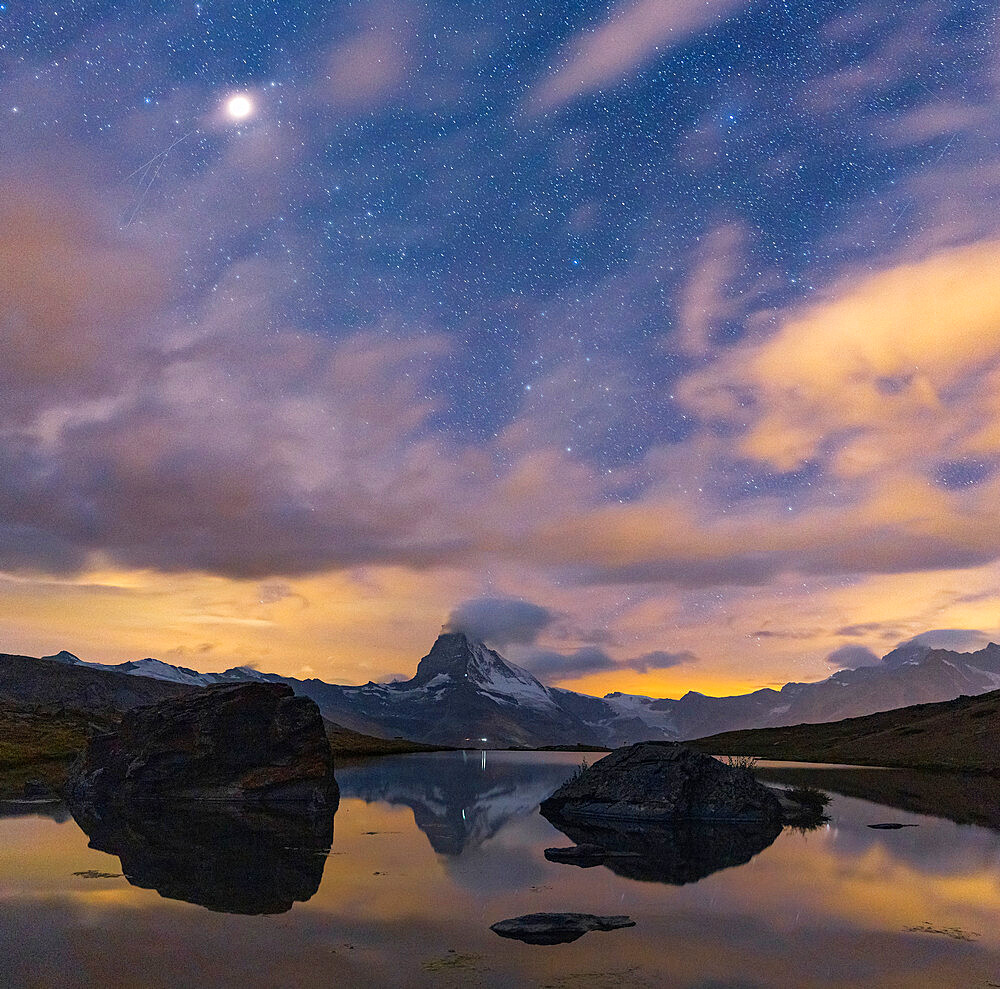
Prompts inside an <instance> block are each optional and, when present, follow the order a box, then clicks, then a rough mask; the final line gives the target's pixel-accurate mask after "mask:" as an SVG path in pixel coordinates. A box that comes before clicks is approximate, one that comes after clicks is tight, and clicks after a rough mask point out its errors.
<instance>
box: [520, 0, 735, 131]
mask: <svg viewBox="0 0 1000 989" xmlns="http://www.w3.org/2000/svg"><path fill="white" fill-rule="evenodd" d="M748 3H749V0H699V2H695V3H691V2H687V0H626V2H625V3H621V4H619V5H618V6H617V7H616V8H615V9H614V10H612V11H611V13H610V15H609V17H608V18H607V20H605V21H604V22H603V23H602V24H599V25H598V26H597V27H593V28H587V29H584V30H583V31H581V32H580V33H579V34H578V35H577V36H576V37H575V38H573V39H571V40H570V42H569V43H568V44H567V46H566V48H565V49H564V51H563V52H562V53H561V55H560V56H559V57H557V61H558V62H560V63H561V64H559V65H558V67H557V68H556V69H555V70H554V71H553V72H551V73H550V74H549V75H548V76H546V77H545V78H544V79H542V80H541V82H539V83H538V84H537V85H536V86H535V89H534V91H533V92H532V94H531V96H530V97H529V101H528V109H529V110H530V111H534V112H539V111H544V110H551V109H553V108H555V107H558V106H562V105H563V104H565V103H569V102H570V101H572V100H574V99H576V98H577V97H579V96H582V95H584V94H585V93H590V92H594V91H596V90H600V89H603V88H604V87H606V86H613V85H616V84H617V83H619V82H620V81H621V80H622V79H623V78H626V77H627V76H629V75H630V74H632V73H633V72H635V71H636V70H637V69H639V68H641V67H642V66H643V65H645V64H646V63H647V62H648V61H650V60H652V59H653V58H655V57H656V55H657V54H658V53H659V52H661V51H665V50H666V49H667V48H670V47H671V46H673V45H676V44H680V43H681V42H683V41H685V40H686V39H687V38H688V37H690V36H691V35H692V34H695V33H696V32H698V31H701V30H704V29H706V28H709V27H711V26H713V25H715V24H717V23H719V22H720V21H721V20H723V19H725V18H727V17H730V16H732V15H733V14H735V13H736V12H737V11H739V10H741V9H742V8H744V7H746V6H747V5H748Z"/></svg>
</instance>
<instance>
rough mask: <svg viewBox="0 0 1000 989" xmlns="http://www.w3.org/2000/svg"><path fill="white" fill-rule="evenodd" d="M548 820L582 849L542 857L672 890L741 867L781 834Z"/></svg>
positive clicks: (765, 827)
mask: <svg viewBox="0 0 1000 989" xmlns="http://www.w3.org/2000/svg"><path fill="white" fill-rule="evenodd" d="M548 820H549V822H550V823H551V824H552V825H554V826H555V827H557V828H558V829H559V830H560V831H562V833H563V834H565V835H566V837H567V838H569V839H570V840H571V841H573V842H575V843H576V845H577V846H582V847H581V848H579V849H574V850H563V849H560V850H555V849H553V850H551V852H552V854H550V852H549V851H546V858H549V859H550V860H551V861H557V862H564V863H567V864H572V865H579V866H581V867H583V868H589V867H591V866H595V865H603V866H605V867H606V868H608V869H610V870H611V871H612V872H614V873H615V874H616V875H619V876H624V877H625V878H626V879H638V880H640V881H642V882H654V883H669V884H670V885H673V886H683V885H685V884H686V883H696V882H698V880H700V879H704V878H705V877H706V876H710V875H711V874H712V873H713V872H718V871H719V870H720V869H729V868H731V867H733V866H737V865H744V864H746V863H747V862H749V861H750V859H752V858H753V857H754V856H755V855H757V854H758V853H760V852H762V851H763V850H764V849H765V848H767V847H768V846H769V845H771V844H772V843H773V842H774V839H775V838H777V837H778V835H779V834H781V825H780V824H747V823H739V824H731V823H707V822H704V821H698V822H692V823H689V824H673V825H649V824H642V825H631V826H630V825H629V824H628V823H622V824H621V825H616V827H615V828H614V829H613V830H612V829H609V828H603V827H594V826H592V825H588V824H579V823H577V822H573V823H570V822H567V821H563V820H560V819H558V818H553V817H549V818H548ZM560 852H562V854H560ZM574 853H576V854H574Z"/></svg>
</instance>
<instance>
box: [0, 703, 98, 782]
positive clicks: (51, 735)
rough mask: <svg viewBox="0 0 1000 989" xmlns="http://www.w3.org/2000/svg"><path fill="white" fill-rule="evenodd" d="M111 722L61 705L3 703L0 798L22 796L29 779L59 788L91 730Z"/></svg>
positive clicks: (0, 745)
mask: <svg viewBox="0 0 1000 989" xmlns="http://www.w3.org/2000/svg"><path fill="white" fill-rule="evenodd" d="M109 723H110V722H107V721H105V720H104V719H101V718H96V719H95V718H94V717H92V716H87V715H83V714H80V713H79V712H75V711H67V710H65V709H60V708H52V707H20V706H17V705H10V704H0V798H8V799H9V798H16V797H20V796H21V795H22V794H23V792H24V784H25V783H26V782H28V781H29V780H42V781H44V782H45V783H48V784H49V785H50V786H52V787H54V788H55V789H59V788H60V787H61V786H62V785H63V783H64V782H65V781H66V772H67V770H68V769H69V766H70V763H72V761H73V759H74V758H75V757H76V754H77V753H78V752H79V751H80V750H81V749H82V748H83V747H84V745H86V743H87V738H88V737H89V736H90V734H91V732H93V731H94V730H95V729H96V730H101V729H103V728H105V727H107V726H108V724H109Z"/></svg>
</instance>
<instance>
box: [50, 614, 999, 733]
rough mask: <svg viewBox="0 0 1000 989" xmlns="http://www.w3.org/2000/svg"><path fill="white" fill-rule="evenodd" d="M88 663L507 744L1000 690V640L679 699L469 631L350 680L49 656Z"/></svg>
mask: <svg viewBox="0 0 1000 989" xmlns="http://www.w3.org/2000/svg"><path fill="white" fill-rule="evenodd" d="M46 658H47V659H49V660H50V661H52V662H53V663H61V664H63V665H66V666H70V667H73V668H80V669H90V670H103V671H106V672H112V673H116V674H119V675H121V674H125V675H128V676H133V677H142V678H146V679H151V680H159V681H164V682H165V683H164V686H166V685H167V684H175V685H183V686H189V687H198V686H206V685H209V684H213V683H227V682H233V681H239V680H266V681H271V682H285V683H289V684H291V686H292V687H293V689H294V690H295V691H296V692H297V693H300V694H304V695H306V696H308V697H311V698H312V699H313V700H315V701H316V703H317V704H318V705H319V707H320V710H321V711H322V712H323V715H324V717H326V718H327V719H329V720H330V721H334V722H336V723H337V724H339V725H343V726H344V727H345V728H348V729H350V730H352V731H356V732H363V733H365V734H369V735H377V736H381V737H383V738H396V737H400V736H401V737H404V738H408V739H411V740H413V741H417V742H422V743H426V744H430V745H453V746H471V747H498V748H499V747H507V746H531V747H533V746H539V745H562V744H573V743H577V742H582V743H586V744H593V745H603V746H607V747H615V746H618V745H625V744H629V743H631V742H635V741H642V740H647V739H690V738H700V737H703V736H705V735H711V734H715V733H718V732H723V731H735V730H741V729H746V728H766V727H777V726H784V725H794V724H801V723H804V722H811V723H817V722H828V721H838V720H842V719H844V718H851V717H860V716H863V715H868V714H873V713H876V712H878V711H887V710H891V709H894V708H900V707H907V706H911V705H915V704H927V703H934V702H937V701H945V700H951V699H953V698H955V697H958V696H960V695H962V694H967V695H975V694H981V693H985V692H987V691H990V690H996V689H998V688H1000V646H998V645H996V644H995V643H990V644H989V645H987V646H986V647H985V648H983V649H980V650H978V651H976V652H970V653H960V652H955V651H952V650H947V649H935V648H931V647H930V646H927V645H923V644H920V643H915V642H912V641H911V642H910V643H906V644H904V645H902V646H900V647H898V648H896V649H894V650H893V651H892V652H890V653H888V654H887V655H886V656H885V657H884V658H883V659H882V660H881V661H880V662H879V663H877V664H875V665H872V666H862V667H859V668H857V669H853V670H840V671H838V672H837V673H834V674H833V675H832V676H830V677H828V678H827V679H825V680H820V681H818V682H814V683H788V684H785V686H784V687H782V688H781V689H780V690H774V689H772V688H764V689H761V690H756V691H753V692H752V693H749V694H740V695H735V696H731V697H709V696H706V695H705V694H701V693H698V692H696V691H690V692H688V693H687V694H685V695H684V696H683V697H681V698H680V699H677V700H674V699H669V698H664V699H656V698H650V697H642V696H637V695H632V694H622V693H611V694H608V695H606V696H605V697H593V696H591V695H588V694H580V693H576V692H574V691H571V690H565V689H562V688H559V687H549V686H546V685H545V684H543V683H542V682H541V681H540V680H538V679H537V678H536V677H535V676H534V675H533V674H531V673H530V672H529V671H527V670H525V669H522V668H521V667H519V666H517V665H516V664H514V663H512V662H510V661H509V660H507V659H505V658H504V657H503V656H501V655H500V653H498V652H496V651H495V650H493V649H490V648H489V647H488V646H486V645H485V644H484V643H482V642H478V641H476V640H474V639H471V638H469V637H468V636H466V635H465V634H463V633H461V632H446V633H442V634H441V635H440V636H439V637H438V639H437V641H436V642H435V643H434V645H433V647H432V648H431V650H430V652H429V653H428V654H427V655H426V656H424V657H423V659H421V660H420V662H419V664H418V665H417V670H416V672H415V673H414V675H413V677H411V678H410V679H409V680H406V681H400V682H393V683H373V682H369V683H367V684H363V685H360V686H342V685H338V684H331V683H326V682H325V681H323V680H316V679H311V680H299V679H296V678H294V677H284V676H279V675H278V674H273V673H262V672H260V671H258V670H254V669H251V668H249V667H235V668H233V669H230V670H225V671H224V672H222V673H199V672H198V671H196V670H191V669H187V668H185V667H181V666H172V665H171V664H169V663H164V662H162V661H160V660H156V659H152V658H147V659H141V660H138V661H135V662H129V663H120V664H117V665H114V666H104V665H102V664H98V663H84V662H83V661H82V660H80V659H79V658H78V657H76V656H74V655H73V654H72V653H68V652H65V651H64V652H61V653H57V654H56V655H55V656H50V657H46Z"/></svg>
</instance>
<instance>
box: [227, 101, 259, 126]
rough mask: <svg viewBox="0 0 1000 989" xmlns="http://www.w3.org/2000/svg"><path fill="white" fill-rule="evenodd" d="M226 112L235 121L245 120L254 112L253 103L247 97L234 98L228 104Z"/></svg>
mask: <svg viewBox="0 0 1000 989" xmlns="http://www.w3.org/2000/svg"><path fill="white" fill-rule="evenodd" d="M226 112H227V113H228V114H229V116H230V117H232V118H233V119H234V120H245V119H246V118H247V117H249V116H250V114H251V113H252V112H253V103H251V102H250V100H249V98H248V97H246V96H233V97H232V98H231V99H230V100H229V102H228V103H227V104H226Z"/></svg>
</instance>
